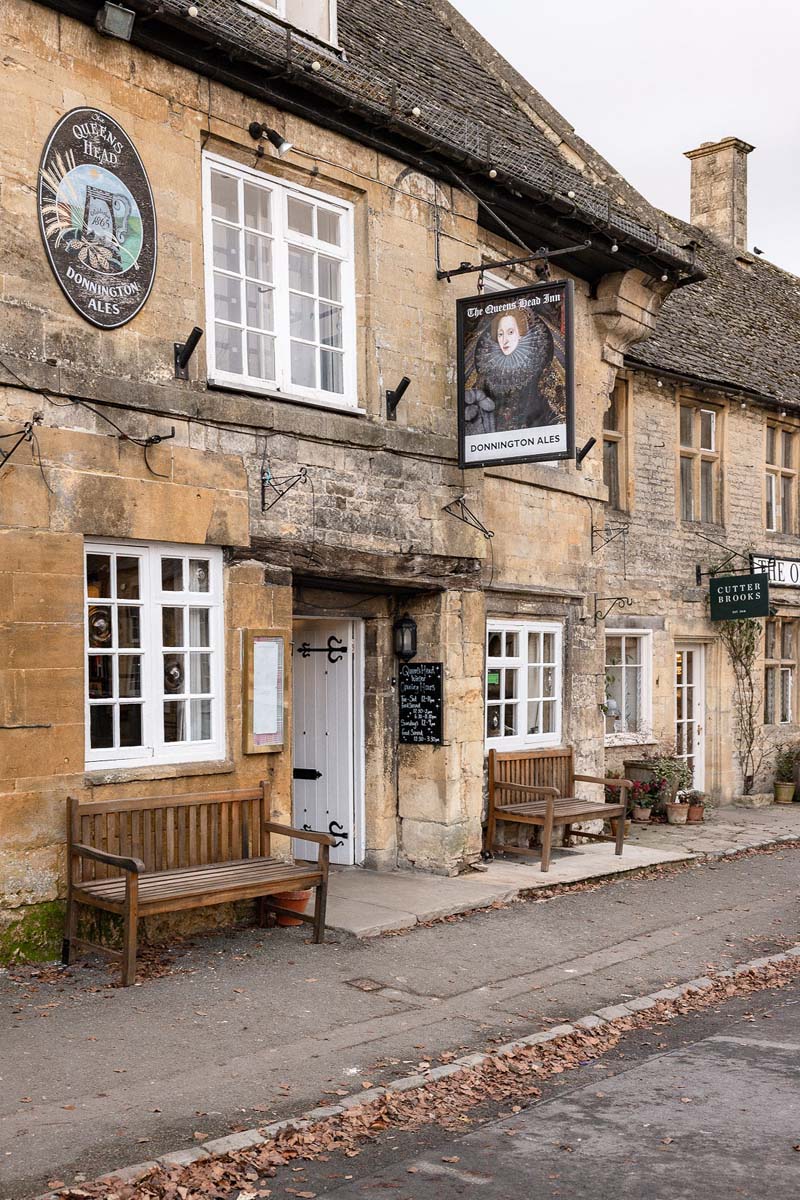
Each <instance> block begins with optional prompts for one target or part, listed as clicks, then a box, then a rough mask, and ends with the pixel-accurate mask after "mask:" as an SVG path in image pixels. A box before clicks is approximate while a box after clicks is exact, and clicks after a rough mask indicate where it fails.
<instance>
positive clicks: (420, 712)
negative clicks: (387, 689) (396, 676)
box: [399, 662, 443, 746]
mask: <svg viewBox="0 0 800 1200" xmlns="http://www.w3.org/2000/svg"><path fill="white" fill-rule="evenodd" d="M442 680H443V669H442V664H441V663H426V662H413V663H402V664H401V666H400V689H399V690H400V743H401V745H406V746H441V744H442Z"/></svg>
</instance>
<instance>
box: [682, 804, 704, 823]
mask: <svg viewBox="0 0 800 1200" xmlns="http://www.w3.org/2000/svg"><path fill="white" fill-rule="evenodd" d="M681 807H682V806H681ZM686 808H687V809H688V812H687V813H686V824H687V825H702V823H703V821H704V819H705V811H706V806H705V805H704V804H687V805H686Z"/></svg>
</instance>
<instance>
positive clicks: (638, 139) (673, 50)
mask: <svg viewBox="0 0 800 1200" xmlns="http://www.w3.org/2000/svg"><path fill="white" fill-rule="evenodd" d="M451 2H452V3H453V4H454V6H455V7H456V8H457V9H458V10H459V11H460V12H462V13H463V14H464V16H465V17H466V18H467V19H468V20H469V21H471V23H472V24H473V25H474V26H475V27H476V28H477V29H478V30H479V31H480V32H481V33H482V34H483V36H484V37H485V38H486V39H487V40H488V41H490V42H491V43H492V44H493V45H494V46H495V47H496V48H497V49H498V50H499V51H500V53H501V54H502V55H503V56H504V57H505V58H506V59H508V61H509V62H511V63H512V64H513V66H514V67H516V69H517V70H518V71H520V72H521V74H522V75H524V76H525V78H526V79H528V80H529V81H530V82H531V83H532V84H533V86H534V87H535V88H536V89H537V91H539V92H541V93H542V95H543V96H544V97H545V98H546V99H547V100H548V101H549V102H550V103H551V104H552V105H553V106H554V107H555V108H557V109H558V111H559V112H560V113H561V114H562V116H564V117H565V118H566V119H567V120H568V121H569V123H570V124H571V125H572V126H573V127H574V128H575V130H576V132H577V133H578V134H579V135H580V136H581V137H582V138H584V140H585V141H587V142H589V143H590V145H592V146H593V147H594V148H595V149H596V150H597V151H598V152H599V153H600V154H602V155H603V157H604V158H605V159H607V160H608V161H609V162H610V163H611V164H612V165H613V166H614V167H615V168H616V169H617V170H618V171H620V172H621V173H622V175H623V176H624V177H625V178H626V179H628V181H629V182H630V183H631V184H633V186H634V187H635V188H637V190H638V191H640V192H641V193H642V194H643V195H644V196H645V197H646V198H647V199H648V200H649V201H650V202H651V203H652V204H655V205H656V206H657V207H658V208H662V209H665V210H666V211H667V212H671V213H673V214H674V215H675V216H678V217H682V218H684V219H685V220H688V218H689V160H688V159H686V158H684V157H683V152H684V151H685V150H692V149H694V148H695V147H697V146H699V145H700V143H701V142H711V141H718V140H719V139H720V138H723V137H728V136H734V137H739V138H741V139H742V140H743V141H745V142H749V143H750V144H751V145H753V146H755V147H756V149H755V150H754V151H753V153H752V154H751V155H750V156H749V158H748V188H749V205H748V216H749V221H748V247H749V248H750V249H752V248H753V246H758V247H760V249H762V250H763V251H764V256H765V258H768V259H770V260H771V261H772V262H774V263H777V264H778V265H779V266H781V267H783V268H784V269H786V270H789V271H793V272H794V273H795V274H797V275H800V213H799V212H798V195H800V187H799V186H798V185H799V184H800V154H799V153H798V149H799V148H800V54H799V53H798V49H799V48H800V4H798V2H797V0H602V3H601V2H600V0H560V2H554V0H549V2H547V3H545V2H544V0H451Z"/></svg>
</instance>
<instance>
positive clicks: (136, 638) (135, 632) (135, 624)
mask: <svg viewBox="0 0 800 1200" xmlns="http://www.w3.org/2000/svg"><path fill="white" fill-rule="evenodd" d="M141 615H142V610H141V609H140V608H138V607H136V608H134V607H133V605H128V604H120V606H119V608H118V609H117V623H118V630H117V645H118V646H123V647H125V648H126V649H129V650H130V649H134V648H136V647H138V646H141V644H142V629H141Z"/></svg>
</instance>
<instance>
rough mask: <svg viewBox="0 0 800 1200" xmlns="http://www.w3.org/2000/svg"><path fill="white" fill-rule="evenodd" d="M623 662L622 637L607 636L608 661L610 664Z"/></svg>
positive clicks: (614, 664)
mask: <svg viewBox="0 0 800 1200" xmlns="http://www.w3.org/2000/svg"><path fill="white" fill-rule="evenodd" d="M621 662H622V638H616V637H607V638H606V663H607V664H608V665H609V666H616V664H617V663H621Z"/></svg>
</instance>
